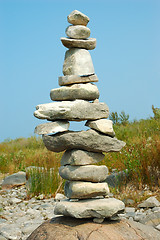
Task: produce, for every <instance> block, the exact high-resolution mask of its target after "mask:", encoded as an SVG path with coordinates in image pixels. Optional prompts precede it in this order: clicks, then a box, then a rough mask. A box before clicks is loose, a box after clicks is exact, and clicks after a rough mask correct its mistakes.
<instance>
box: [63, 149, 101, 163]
mask: <svg viewBox="0 0 160 240" xmlns="http://www.w3.org/2000/svg"><path fill="white" fill-rule="evenodd" d="M104 157H105V155H104V154H103V153H94V152H88V151H84V150H78V149H72V150H67V151H65V153H64V154H63V156H62V159H61V165H62V166H65V165H68V164H69V165H73V166H80V165H88V164H95V163H98V162H100V161H102V160H103V158H104Z"/></svg>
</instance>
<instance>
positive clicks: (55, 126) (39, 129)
mask: <svg viewBox="0 0 160 240" xmlns="http://www.w3.org/2000/svg"><path fill="white" fill-rule="evenodd" d="M68 128H69V122H68V121H65V120H64V121H54V122H47V123H43V124H40V125H38V126H36V128H35V130H34V133H37V134H39V135H42V134H50V133H56V132H64V131H67V130H68Z"/></svg>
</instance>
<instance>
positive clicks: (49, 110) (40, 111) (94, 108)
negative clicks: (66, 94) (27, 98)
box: [34, 100, 109, 121]
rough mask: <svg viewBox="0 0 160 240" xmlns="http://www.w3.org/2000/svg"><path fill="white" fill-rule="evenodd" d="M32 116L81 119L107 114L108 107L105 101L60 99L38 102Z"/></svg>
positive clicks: (51, 118)
mask: <svg viewBox="0 0 160 240" xmlns="http://www.w3.org/2000/svg"><path fill="white" fill-rule="evenodd" d="M34 116H35V117H37V118H39V119H47V120H50V121H55V120H62V119H63V120H69V121H83V120H93V119H100V118H107V117H108V116H109V108H108V106H107V105H106V104H105V103H90V102H88V101H85V100H75V101H62V102H51V103H46V104H40V105H38V106H37V107H36V111H35V112H34Z"/></svg>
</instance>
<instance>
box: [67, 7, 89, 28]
mask: <svg viewBox="0 0 160 240" xmlns="http://www.w3.org/2000/svg"><path fill="white" fill-rule="evenodd" d="M67 20H68V22H69V23H71V24H73V25H84V26H86V25H87V24H88V22H89V17H88V16H86V15H85V14H84V13H81V12H80V11H78V10H74V11H72V12H71V13H70V14H69V15H68V16H67Z"/></svg>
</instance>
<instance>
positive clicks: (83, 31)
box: [66, 25, 91, 39]
mask: <svg viewBox="0 0 160 240" xmlns="http://www.w3.org/2000/svg"><path fill="white" fill-rule="evenodd" d="M90 33H91V31H90V29H89V28H88V27H86V26H82V25H71V26H68V27H67V28H66V35H67V36H68V37H70V38H75V39H86V38H89V36H90Z"/></svg>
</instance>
